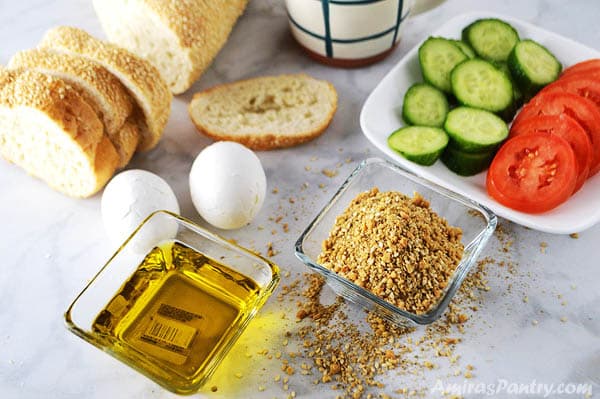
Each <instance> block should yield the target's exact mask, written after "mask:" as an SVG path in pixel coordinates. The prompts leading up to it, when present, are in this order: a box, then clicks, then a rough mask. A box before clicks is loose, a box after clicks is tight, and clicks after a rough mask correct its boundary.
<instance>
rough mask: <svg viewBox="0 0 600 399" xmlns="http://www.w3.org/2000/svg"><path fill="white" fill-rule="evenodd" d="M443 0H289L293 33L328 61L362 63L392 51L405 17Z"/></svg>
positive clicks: (311, 53)
mask: <svg viewBox="0 0 600 399" xmlns="http://www.w3.org/2000/svg"><path fill="white" fill-rule="evenodd" d="M443 1H444V0H286V6H287V12H288V18H289V23H290V28H291V30H292V34H293V36H294V38H295V39H296V41H297V42H298V43H299V44H300V45H301V46H302V47H303V48H304V50H305V51H306V52H307V53H308V55H309V56H311V57H312V58H315V59H316V60H318V61H320V62H323V63H325V64H329V65H334V66H341V67H350V68H351V67H358V66H363V65H368V64H371V63H374V62H377V61H379V60H381V59H383V58H385V57H386V56H387V55H388V54H390V53H391V52H392V51H393V50H394V48H395V47H396V46H397V45H398V43H399V41H400V38H401V36H402V28H403V27H404V25H405V24H404V21H405V20H406V18H408V16H409V15H415V14H417V13H419V12H423V11H426V10H428V9H430V8H432V7H434V6H437V5H438V4H440V3H441V2H443Z"/></svg>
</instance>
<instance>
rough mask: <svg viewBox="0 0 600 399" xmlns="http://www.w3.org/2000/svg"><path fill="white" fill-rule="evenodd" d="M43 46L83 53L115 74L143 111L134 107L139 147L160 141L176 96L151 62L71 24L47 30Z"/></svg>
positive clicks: (145, 146)
mask: <svg viewBox="0 0 600 399" xmlns="http://www.w3.org/2000/svg"><path fill="white" fill-rule="evenodd" d="M39 47H40V48H44V49H49V50H52V51H55V52H59V53H67V54H77V55H80V56H82V57H85V58H87V59H89V60H92V61H94V62H97V63H98V64H100V65H102V66H103V67H104V68H106V69H107V70H108V71H110V72H111V73H112V74H113V75H115V76H116V77H117V78H118V79H119V80H120V81H121V83H122V84H123V85H124V86H125V87H126V88H127V90H129V93H130V94H131V96H132V97H133V99H134V100H135V101H136V103H137V106H138V107H139V110H135V109H134V116H135V117H136V119H137V120H136V122H137V123H138V125H139V127H140V133H141V138H140V142H139V144H138V150H140V151H147V150H151V149H152V148H154V146H156V144H158V141H159V140H160V138H161V136H162V134H163V131H164V129H165V126H166V125H167V121H168V120H169V114H170V113H171V99H172V95H171V92H170V91H169V88H168V87H167V84H166V82H165V81H164V80H163V78H162V77H161V76H160V72H159V71H158V70H157V69H156V68H155V67H154V66H152V64H151V63H150V62H148V61H146V60H144V59H142V58H140V57H138V56H136V55H135V54H133V53H131V52H129V51H127V50H125V49H123V48H120V47H118V46H115V45H112V44H110V43H108V42H104V41H101V40H98V39H96V38H94V37H93V36H91V35H89V34H88V33H87V32H85V31H83V30H81V29H78V28H72V27H67V26H59V27H56V28H53V29H51V30H49V31H48V32H46V35H45V36H44V38H43V39H42V41H41V43H40V45H39Z"/></svg>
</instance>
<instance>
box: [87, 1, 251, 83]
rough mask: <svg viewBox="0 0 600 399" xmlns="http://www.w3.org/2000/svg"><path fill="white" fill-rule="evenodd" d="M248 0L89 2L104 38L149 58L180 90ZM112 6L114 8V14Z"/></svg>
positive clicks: (215, 49)
mask: <svg viewBox="0 0 600 399" xmlns="http://www.w3.org/2000/svg"><path fill="white" fill-rule="evenodd" d="M247 3H248V0H212V1H204V0H187V1H179V0H127V1H125V0H94V1H93V4H94V9H95V10H96V15H98V18H99V19H100V23H101V25H102V28H103V30H104V32H105V33H106V35H107V36H108V38H109V40H110V41H111V42H113V43H117V44H118V45H120V46H123V47H125V48H127V49H129V50H130V51H132V52H134V53H135V54H138V55H139V56H141V57H144V58H146V59H148V60H150V62H152V63H153V64H154V65H155V66H156V67H157V68H158V69H159V70H160V72H161V74H162V76H163V78H164V79H165V80H166V81H167V83H168V85H169V87H170V89H171V91H172V92H173V93H174V94H180V93H183V92H184V91H186V90H187V89H188V88H189V87H190V86H191V85H192V84H193V83H194V82H195V81H196V80H197V79H198V78H199V77H200V75H201V74H202V73H203V72H204V70H205V69H206V68H208V66H209V65H210V64H211V63H212V60H213V59H214V58H215V56H216V55H217V53H218V52H219V51H220V50H221V48H222V47H223V45H224V44H225V42H226V41H227V39H228V37H229V34H230V33H231V30H232V29H233V26H234V25H235V23H236V21H237V19H238V17H239V16H240V15H241V14H242V13H243V12H244V9H245V7H246V4H247ZM117 10H118V12H117Z"/></svg>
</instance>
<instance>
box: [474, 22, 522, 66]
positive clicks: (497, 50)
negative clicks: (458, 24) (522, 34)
mask: <svg viewBox="0 0 600 399" xmlns="http://www.w3.org/2000/svg"><path fill="white" fill-rule="evenodd" d="M462 39H463V40H464V41H465V42H467V43H468V44H469V45H470V46H471V47H472V48H473V50H475V53H477V55H478V56H480V57H481V58H484V59H486V60H489V61H506V60H507V59H508V55H509V54H510V52H511V50H512V49H513V47H514V46H515V45H516V44H517V42H518V41H519V34H518V33H517V31H516V30H515V28H513V27H512V26H510V25H509V24H507V23H506V22H504V21H502V20H499V19H496V18H486V19H479V20H477V21H475V22H473V23H472V24H470V25H469V26H467V27H466V28H464V29H463V31H462Z"/></svg>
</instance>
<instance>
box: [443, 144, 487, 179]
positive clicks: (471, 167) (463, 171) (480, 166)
mask: <svg viewBox="0 0 600 399" xmlns="http://www.w3.org/2000/svg"><path fill="white" fill-rule="evenodd" d="M494 155H495V151H488V152H475V153H471V152H464V151H461V150H458V149H456V148H454V146H452V145H449V146H447V147H446V149H445V150H444V153H443V154H442V157H441V159H442V162H443V163H444V165H446V166H447V167H448V169H450V170H451V171H453V172H454V173H456V174H458V175H461V176H473V175H476V174H477V173H480V172H483V171H484V170H486V169H487V168H489V167H490V164H491V163H492V160H493V159H494Z"/></svg>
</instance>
